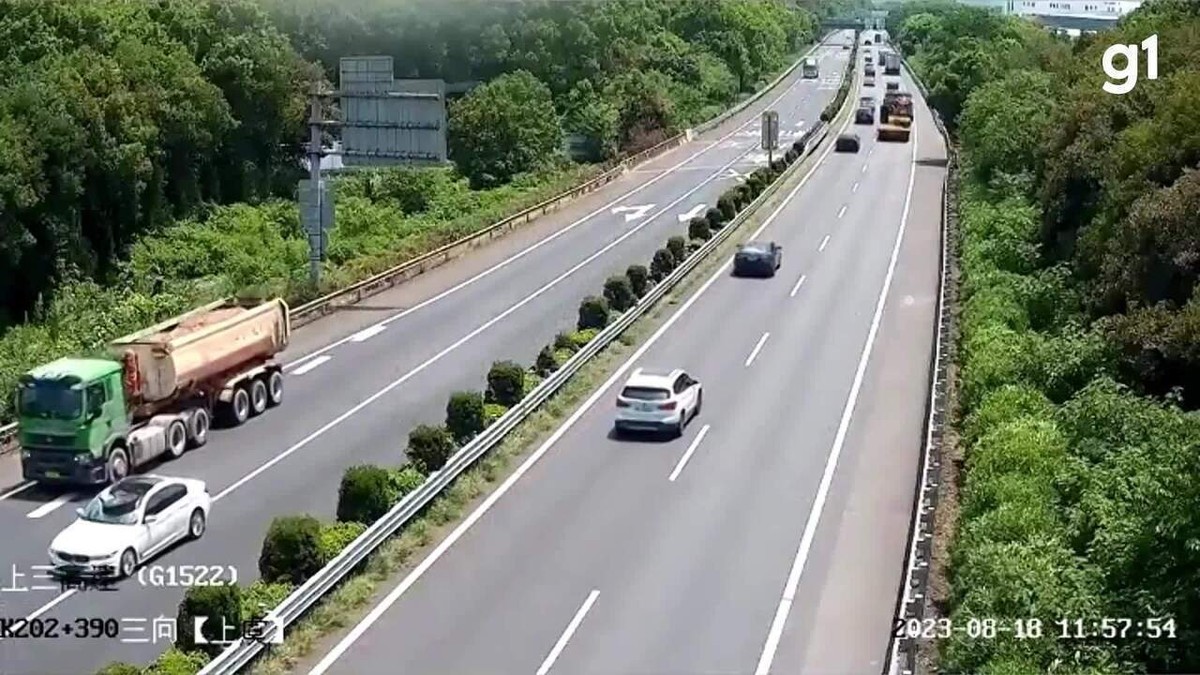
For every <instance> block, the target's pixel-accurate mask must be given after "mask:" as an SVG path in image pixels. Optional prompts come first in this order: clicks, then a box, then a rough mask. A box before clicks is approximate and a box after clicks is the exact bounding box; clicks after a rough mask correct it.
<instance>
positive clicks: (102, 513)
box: [79, 480, 153, 525]
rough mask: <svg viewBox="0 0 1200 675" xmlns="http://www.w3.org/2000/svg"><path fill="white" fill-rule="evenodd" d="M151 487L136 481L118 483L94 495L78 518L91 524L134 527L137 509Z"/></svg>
mask: <svg viewBox="0 0 1200 675" xmlns="http://www.w3.org/2000/svg"><path fill="white" fill-rule="evenodd" d="M152 486H153V483H149V482H143V481H137V480H134V481H129V482H125V483H118V484H116V485H114V486H112V488H111V489H109V490H105V491H104V492H101V493H100V494H98V495H96V497H95V498H93V499H92V501H90V502H88V504H87V506H85V507H83V513H82V514H80V516H79V517H80V518H82V519H84V520H87V521H91V522H93V523H108V524H111V525H136V524H137V513H138V507H139V506H140V505H141V503H142V499H143V498H144V497H145V496H146V493H147V492H148V491H149V490H150V488H151V487H152Z"/></svg>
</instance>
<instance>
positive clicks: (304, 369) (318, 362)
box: [292, 354, 333, 375]
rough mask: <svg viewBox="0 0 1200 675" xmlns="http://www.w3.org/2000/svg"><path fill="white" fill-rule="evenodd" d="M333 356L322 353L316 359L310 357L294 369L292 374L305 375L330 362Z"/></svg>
mask: <svg viewBox="0 0 1200 675" xmlns="http://www.w3.org/2000/svg"><path fill="white" fill-rule="evenodd" d="M332 358H333V357H332V356H330V355H329V354H322V355H320V356H318V357H317V358H315V359H310V360H308V361H306V362H305V363H304V365H302V366H300V367H299V368H297V369H295V370H293V371H292V375H304V374H305V373H311V372H312V371H314V370H316V369H317V368H320V367H321V366H322V365H323V364H326V363H329V361H330V360H331V359H332Z"/></svg>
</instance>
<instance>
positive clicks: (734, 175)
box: [721, 169, 747, 183]
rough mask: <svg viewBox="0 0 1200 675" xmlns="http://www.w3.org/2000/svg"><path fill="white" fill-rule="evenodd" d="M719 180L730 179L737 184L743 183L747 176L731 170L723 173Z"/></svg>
mask: <svg viewBox="0 0 1200 675" xmlns="http://www.w3.org/2000/svg"><path fill="white" fill-rule="evenodd" d="M721 178H732V179H734V180H736V181H737V182H739V183H745V182H746V178H747V176H746V174H744V173H739V172H737V171H734V170H733V169H726V170H725V173H724V174H723V175H722V176H721Z"/></svg>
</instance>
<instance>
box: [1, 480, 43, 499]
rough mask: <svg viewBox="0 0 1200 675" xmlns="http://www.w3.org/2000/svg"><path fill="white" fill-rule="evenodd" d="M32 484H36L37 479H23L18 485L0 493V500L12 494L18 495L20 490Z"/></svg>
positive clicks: (22, 490)
mask: <svg viewBox="0 0 1200 675" xmlns="http://www.w3.org/2000/svg"><path fill="white" fill-rule="evenodd" d="M34 485H37V481H32V480H30V481H25V482H24V483H21V484H20V485H18V486H16V487H15V488H13V489H11V490H9V491H8V492H5V493H4V494H2V495H0V502H2V501H4V500H5V499H8V498H9V497H12V496H13V495H19V494H21V493H22V492H24V491H26V490H28V489H29V488H31V487H33V486H34Z"/></svg>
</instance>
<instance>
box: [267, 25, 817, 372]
mask: <svg viewBox="0 0 1200 675" xmlns="http://www.w3.org/2000/svg"><path fill="white" fill-rule="evenodd" d="M817 51H818V48H814V49H813V50H812V51H811V52H809V53H808V54H806V55H805V57H804V58H807V57H808V56H811V55H812V54H815V53H817ZM800 82H802V80H799V79H797V80H796V81H794V82H792V84H790V85H788V86H787V87H786V88H785V89H784V90H783V92H782V93H780V94H779V96H776V97H775V98H774V99H772V100H771V102H770V103H768V104H767V105H766V106H765V107H766V108H768V109H769V108H772V107H774V106H775V105H776V104H778V103H779V102H780V101H782V100H783V99H784V98H785V97H786V96H788V95H789V94H791V93H792V92H793V91H795V90H797V89H799V88H800V87H798V86H797V85H798V84H799V83H800ZM759 123H760V120H759V118H757V117H751V118H750V119H748V120H746V121H745V122H744V123H742V124H740V125H738V126H737V127H736V128H734V129H733V130H732V131H730V132H729V133H727V134H725V135H724V136H721V137H720V138H717V139H715V140H713V141H711V142H706V143H707V145H705V147H703V148H701V149H700V150H698V151H696V152H694V153H692V154H691V155H688V156H687V157H686V158H684V159H683V160H681V161H680V162H679V163H677V164H675V165H673V166H669V167H667V168H666V169H663V170H662V172H661V173H659V174H658V175H657V176H654V177H653V178H650V179H649V180H647V181H645V182H643V183H641V184H639V185H638V186H637V187H635V188H634V189H632V190H629V191H628V192H625V193H624V194H622V195H620V196H618V197H616V198H615V199H613V200H612V201H610V202H608V203H607V204H605V205H604V206H601V207H600V208H598V209H596V210H595V211H592V212H591V213H589V214H587V215H585V216H583V217H582V218H580V219H579V220H576V221H575V222H573V223H571V224H570V225H567V226H566V227H564V228H562V229H560V230H557V231H555V232H553V233H551V234H550V235H547V236H546V237H545V238H543V239H540V240H538V241H536V242H534V243H533V244H531V245H530V246H528V247H527V248H524V249H522V250H520V251H517V252H516V253H514V254H512V255H511V256H509V257H507V258H505V259H504V260H501V261H500V262H498V263H496V264H495V265H492V266H491V267H489V268H488V269H486V270H484V271H482V272H480V273H479V274H476V275H475V276H473V277H471V278H470V279H467V280H466V281H463V282H461V283H459V284H456V285H454V286H452V287H450V288H448V289H446V290H444V291H442V292H441V293H438V294H437V295H434V296H433V297H431V298H428V299H426V300H423V301H421V302H419V303H417V304H416V305H413V306H412V307H409V308H408V309H405V310H403V311H400V312H398V313H396V314H394V315H392V316H390V317H388V318H387V319H384V320H383V321H382V322H380V323H382V324H384V325H386V324H389V323H391V322H393V321H398V320H400V319H402V318H404V317H406V316H408V315H410V314H412V313H414V312H417V311H419V310H422V309H424V308H425V307H428V306H429V305H432V304H434V303H437V302H440V301H441V300H443V299H444V298H446V297H448V296H450V295H453V294H455V293H457V292H459V291H461V290H462V289H464V288H467V287H468V286H471V285H473V284H475V283H476V282H478V281H480V280H481V279H484V278H486V277H488V276H491V275H492V274H493V273H495V272H497V271H499V270H501V269H503V268H505V267H508V266H509V265H510V264H512V263H514V262H516V261H518V260H520V259H521V258H524V257H525V256H527V255H529V254H530V253H533V252H534V251H536V250H537V249H539V248H541V247H543V246H545V245H546V244H549V243H550V242H552V241H554V240H555V239H558V238H559V237H561V236H563V235H565V234H567V233H568V232H571V231H572V230H574V229H575V228H577V227H579V226H580V225H583V224H584V223H587V222H588V221H590V220H592V219H593V218H595V217H596V216H600V215H604V214H606V213H609V210H610V209H612V207H614V206H619V205H620V204H621V203H622V202H624V201H625V200H626V199H629V198H630V197H632V196H633V195H636V194H638V193H639V192H641V191H642V190H645V189H646V188H648V187H650V186H651V185H654V184H655V183H657V182H659V181H661V180H662V179H664V178H666V177H667V176H670V175H671V174H674V173H675V172H677V171H679V170H680V169H681V168H683V167H684V166H685V165H687V164H689V163H691V161H692V160H694V159H696V158H697V157H699V156H701V155H703V154H704V153H706V152H709V151H711V150H712V149H713V148H715V147H716V146H717V144H719V143H721V142H723V141H726V140H729V139H730V138H733V137H734V136H736V135H737V134H738V132H739V131H741V130H743V129H745V128H746V127H749V126H751V125H755V124H759ZM739 159H740V158H739ZM647 161H651V160H647ZM735 163H736V162H734V163H731V164H729V165H726V166H732V165H733V164H735ZM722 170H724V169H722ZM706 182H707V181H706ZM704 184H705V183H701V185H704ZM689 194H690V193H689ZM349 339H350V338H349V337H345V338H342V339H340V340H337V341H335V342H333V343H331V344H328V345H326V346H324V347H321V348H320V349H317V350H315V351H312V352H309V353H308V354H305V355H304V356H301V357H298V358H297V359H296V360H294V361H291V362H290V363H285V364H284V365H283V368H284V369H285V370H286V369H289V368H293V367H295V366H296V365H298V364H300V363H302V362H304V361H307V360H308V359H312V358H315V357H316V356H318V355H320V354H324V353H325V352H328V351H329V350H331V349H334V348H336V347H339V346H341V345H343V344H345V343H346V342H348V341H349Z"/></svg>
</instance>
